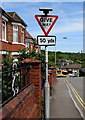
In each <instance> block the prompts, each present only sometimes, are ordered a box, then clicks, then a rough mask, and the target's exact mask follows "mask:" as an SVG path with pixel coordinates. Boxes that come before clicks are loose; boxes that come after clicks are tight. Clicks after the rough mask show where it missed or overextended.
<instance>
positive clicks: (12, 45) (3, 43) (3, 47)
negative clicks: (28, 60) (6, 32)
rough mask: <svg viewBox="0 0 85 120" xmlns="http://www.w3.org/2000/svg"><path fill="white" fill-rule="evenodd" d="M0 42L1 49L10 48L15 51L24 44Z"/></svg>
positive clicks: (22, 47)
mask: <svg viewBox="0 0 85 120" xmlns="http://www.w3.org/2000/svg"><path fill="white" fill-rule="evenodd" d="M0 44H2V50H3V51H5V50H10V51H11V52H14V51H15V52H17V51H18V50H19V49H24V48H25V46H24V45H19V44H11V43H6V42H1V41H0Z"/></svg>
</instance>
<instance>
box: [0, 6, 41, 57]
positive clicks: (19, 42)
mask: <svg viewBox="0 0 85 120" xmlns="http://www.w3.org/2000/svg"><path fill="white" fill-rule="evenodd" d="M0 13H1V14H0V46H1V47H0V55H5V54H6V51H7V50H9V51H11V53H12V55H13V56H17V55H18V52H17V51H18V50H19V49H24V48H26V47H29V50H34V49H35V50H36V49H38V50H37V51H38V52H40V47H39V46H38V47H36V44H35V43H36V41H35V39H34V38H33V37H32V36H31V35H30V34H29V33H28V32H27V30H26V27H27V24H26V23H25V22H24V21H23V20H22V18H20V16H19V15H18V14H17V13H16V12H5V11H4V10H3V9H2V8H0ZM26 38H29V39H28V40H27V39H26ZM30 40H31V41H30Z"/></svg>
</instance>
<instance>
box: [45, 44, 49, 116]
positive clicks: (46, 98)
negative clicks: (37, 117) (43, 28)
mask: <svg viewBox="0 0 85 120" xmlns="http://www.w3.org/2000/svg"><path fill="white" fill-rule="evenodd" d="M45 55H46V82H45V118H50V85H49V82H48V46H45Z"/></svg>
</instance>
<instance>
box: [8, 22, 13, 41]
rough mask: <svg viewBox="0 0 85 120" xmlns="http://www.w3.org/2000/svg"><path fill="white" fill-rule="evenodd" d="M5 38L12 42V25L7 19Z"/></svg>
mask: <svg viewBox="0 0 85 120" xmlns="http://www.w3.org/2000/svg"><path fill="white" fill-rule="evenodd" d="M6 40H7V41H10V42H13V25H12V24H11V22H10V21H8V22H7V25H6Z"/></svg>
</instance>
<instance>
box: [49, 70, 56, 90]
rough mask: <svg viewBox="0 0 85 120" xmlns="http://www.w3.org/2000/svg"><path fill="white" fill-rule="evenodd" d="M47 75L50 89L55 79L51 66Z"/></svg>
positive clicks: (54, 72)
mask: <svg viewBox="0 0 85 120" xmlns="http://www.w3.org/2000/svg"><path fill="white" fill-rule="evenodd" d="M48 73H49V75H48V80H49V84H50V88H51V91H52V87H53V85H54V84H55V81H56V69H55V68H52V69H50V70H49V71H48Z"/></svg>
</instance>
